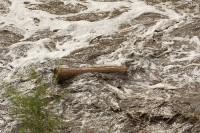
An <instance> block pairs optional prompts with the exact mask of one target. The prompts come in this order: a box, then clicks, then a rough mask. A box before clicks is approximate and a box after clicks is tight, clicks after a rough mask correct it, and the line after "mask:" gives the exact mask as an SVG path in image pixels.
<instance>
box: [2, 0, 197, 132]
mask: <svg viewBox="0 0 200 133" xmlns="http://www.w3.org/2000/svg"><path fill="white" fill-rule="evenodd" d="M63 1H64V3H65V5H68V4H70V6H76V5H79V4H80V5H81V6H80V5H79V7H76V9H73V10H74V12H71V13H65V14H63V13H60V14H59V11H56V10H55V13H51V12H49V11H46V10H48V9H46V8H45V7H44V5H45V4H44V2H43V1H40V0H28V1H27V0H10V2H9V1H7V0H1V1H0V5H1V6H2V7H3V8H2V11H1V10H0V32H1V36H0V39H2V40H3V41H2V40H0V50H1V51H2V52H1V51H0V52H1V53H0V56H1V57H0V77H1V78H0V79H1V80H2V81H6V82H7V81H8V82H10V81H15V78H16V77H15V75H16V73H18V71H19V70H20V71H22V70H23V69H25V68H26V67H27V66H30V65H31V64H32V65H36V66H37V65H38V64H40V65H41V64H43V63H45V62H48V61H49V60H60V59H62V58H64V57H68V56H69V55H70V54H71V53H73V52H74V51H76V50H79V49H82V48H86V49H87V47H93V45H94V46H96V44H91V41H92V40H93V39H94V38H95V37H98V36H103V37H105V38H106V37H108V38H106V39H109V36H110V35H115V34H116V35H121V34H122V36H123V37H124V36H125V37H124V38H125V39H124V41H122V43H120V44H116V45H120V47H119V48H116V49H114V50H113V51H112V52H108V53H105V54H102V55H101V54H100V55H99V56H97V57H96V59H95V60H94V64H90V63H88V64H87V62H85V64H80V65H79V66H90V65H96V66H98V65H106V66H107V65H127V66H128V68H129V72H130V74H129V79H127V81H124V82H125V83H126V84H125V85H124V86H123V87H122V90H120V89H118V88H117V87H115V86H112V85H110V84H106V85H105V86H104V87H102V88H110V89H111V91H112V92H113V93H116V94H118V95H120V97H121V98H122V99H123V100H124V99H128V98H133V97H140V98H144V99H146V100H152V99H155V100H158V101H161V100H164V101H165V100H166V101H170V99H171V97H174V95H172V94H171V92H170V94H168V92H167V91H166V92H164V93H165V94H160V93H161V92H159V94H156V93H158V92H156V93H155V94H153V93H152V91H154V90H157V89H158V90H159V89H161V90H168V91H175V90H180V89H183V88H186V90H187V89H188V88H189V90H188V92H190V91H191V90H190V88H195V87H194V86H195V85H196V88H195V89H197V87H198V86H199V81H200V74H199V72H200V64H199V57H200V51H199V50H200V39H199V35H200V33H199V31H198V28H199V24H200V23H199V22H198V21H199V17H200V16H199V8H198V6H195V7H194V8H190V7H185V8H181V7H179V6H178V4H180V5H181V4H184V3H186V4H188V6H189V5H190V4H191V6H193V5H194V3H192V2H190V1H184V2H183V1H180V2H177V3H176V4H177V5H174V4H173V3H172V2H165V3H158V4H152V5H151V4H149V3H147V2H148V1H147V2H146V1H142V0H124V1H116V2H103V1H97V0H96V1H94V0H85V1H82V2H81V1H78V0H63ZM41 4H44V5H41ZM38 5H41V7H40V6H38ZM79 8H80V10H78V9H79ZM0 9H1V8H0ZM66 9H67V8H66ZM52 10H54V9H53V8H52ZM62 10H64V9H62ZM116 10H117V13H116V14H117V15H116V14H114V13H113V12H114V11H116ZM191 10H192V11H191ZM119 12H120V13H119ZM92 13H93V15H94V18H92V17H91V16H89V15H88V16H89V17H88V16H87V14H90V15H91V14H92ZM95 14H96V16H95ZM97 14H98V15H97ZM99 14H100V15H99ZM149 14H150V15H149ZM148 15H149V16H148ZM113 16H114V17H113ZM84 17H85V19H82V18H84ZM145 17H146V18H145ZM70 19H72V20H70ZM125 24H128V26H127V27H124V28H122V26H123V25H125ZM192 24H194V25H192ZM184 26H185V27H184ZM182 27H183V28H182ZM193 29H197V30H193ZM4 32H5V33H4ZM11 33H12V35H10V34H11ZM5 34H9V35H8V36H7V37H6V36H4V35H5ZM5 38H6V39H5ZM110 38H111V40H112V37H110ZM7 39H8V40H12V39H13V41H10V42H11V43H10V42H8V41H7ZM100 39H101V38H100ZM15 40H16V41H15ZM106 43H108V42H106ZM106 43H105V48H107V47H106V45H107V44H106ZM97 44H98V43H97ZM108 45H109V44H108ZM105 51H106V49H105ZM77 53H78V52H77ZM82 54H83V56H84V53H82ZM91 54H92V53H91ZM57 65H60V64H56V65H55V64H52V65H51V64H50V66H51V68H49V69H53V68H54V67H56V66H57ZM61 65H68V64H64V63H62V64H61ZM45 67H46V66H45ZM41 69H42V68H41ZM140 70H142V72H140ZM132 71H134V73H132ZM88 82H89V81H88ZM95 82H96V81H95V80H91V83H95ZM2 83H3V82H1V84H2ZM75 83H76V82H75ZM75 83H74V84H75ZM76 84H78V85H80V84H82V85H83V86H84V84H85V82H82V80H78V81H77V83H76ZM96 84H99V82H97V83H96ZM78 85H77V86H78ZM72 86H73V84H72ZM94 88H95V87H94ZM143 92H144V93H143ZM190 93H195V92H193V91H191V92H190ZM163 95H164V96H163ZM180 95H182V94H181V92H180V93H179V92H178V93H177V94H176V96H180ZM83 96H84V94H83V95H82V93H81V94H77V96H76V97H78V98H79V97H81V98H83ZM91 97H92V96H91ZM180 97H181V96H180ZM81 98H80V99H81ZM84 100H86V101H87V100H88V98H85V99H84ZM111 101H112V103H113V104H114V105H116V106H119V103H118V102H117V101H116V100H114V101H113V99H111ZM143 109H144V110H145V109H146V108H143ZM163 110H164V111H163V112H164V114H165V113H166V114H169V115H172V114H173V113H169V112H170V111H171V110H170V111H169V108H167V109H163ZM163 112H162V111H161V114H162V113H163ZM172 112H173V111H172ZM166 117H167V116H166ZM0 125H1V123H0ZM2 125H3V124H2ZM119 127H123V125H120V124H119V125H118V127H116V132H119V130H117V129H118V128H119ZM146 130H147V128H146ZM153 130H155V131H159V128H158V126H155V127H154V126H153V127H152V128H151V131H152V132H153ZM162 130H163V131H166V132H170V130H165V129H162ZM173 131H175V130H172V132H173ZM3 132H6V130H4V131H3ZM3 132H2V133H3Z"/></svg>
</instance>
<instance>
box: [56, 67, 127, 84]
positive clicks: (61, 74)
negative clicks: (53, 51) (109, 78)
mask: <svg viewBox="0 0 200 133" xmlns="http://www.w3.org/2000/svg"><path fill="white" fill-rule="evenodd" d="M126 71H127V67H126V66H98V67H85V68H76V67H70V68H62V67H58V68H55V69H54V75H55V76H54V77H55V78H56V81H57V82H58V83H62V82H64V81H66V80H69V79H70V78H73V77H75V76H77V75H80V74H83V73H94V72H99V73H114V72H126Z"/></svg>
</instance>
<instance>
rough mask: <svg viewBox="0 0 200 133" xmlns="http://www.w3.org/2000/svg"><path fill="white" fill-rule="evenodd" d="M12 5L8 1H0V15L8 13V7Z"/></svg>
mask: <svg viewBox="0 0 200 133" xmlns="http://www.w3.org/2000/svg"><path fill="white" fill-rule="evenodd" d="M11 5H12V2H11V1H9V0H2V1H0V14H5V13H8V12H9V7H10V6H11Z"/></svg>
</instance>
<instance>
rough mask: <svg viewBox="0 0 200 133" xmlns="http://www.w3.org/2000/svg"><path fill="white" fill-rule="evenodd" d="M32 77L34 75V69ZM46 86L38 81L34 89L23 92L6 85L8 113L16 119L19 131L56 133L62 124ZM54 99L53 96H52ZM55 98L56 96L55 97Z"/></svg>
mask: <svg viewBox="0 0 200 133" xmlns="http://www.w3.org/2000/svg"><path fill="white" fill-rule="evenodd" d="M31 72H33V73H32V74H31V75H32V78H33V77H34V78H35V77H36V73H35V71H33V70H32V71H31ZM47 88H48V86H47V85H46V84H45V83H42V82H39V83H37V84H36V87H35V88H34V90H33V91H32V92H30V93H28V94H23V93H22V92H19V91H17V90H16V88H13V87H7V89H6V94H7V97H8V99H9V101H10V114H11V116H13V118H15V119H16V120H17V121H18V123H19V124H18V127H17V131H18V132H19V133H56V132H58V130H59V128H60V127H61V126H60V125H62V124H63V123H62V117H61V115H58V114H56V113H55V112H54V111H53V110H55V108H54V105H53V104H52V99H48V97H47V96H49V93H48V91H47ZM53 99H54V97H53ZM56 100H58V99H57V97H56Z"/></svg>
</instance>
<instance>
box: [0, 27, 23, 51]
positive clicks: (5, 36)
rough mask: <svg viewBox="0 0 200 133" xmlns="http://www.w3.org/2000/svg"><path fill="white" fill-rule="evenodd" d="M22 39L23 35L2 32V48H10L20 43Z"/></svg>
mask: <svg viewBox="0 0 200 133" xmlns="http://www.w3.org/2000/svg"><path fill="white" fill-rule="evenodd" d="M8 38H10V39H8ZM22 38H24V37H23V36H22V35H21V34H17V33H14V32H12V31H9V30H1V31H0V46H1V47H8V46H10V45H12V44H14V43H17V42H19V41H20V40H21V39H22Z"/></svg>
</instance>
